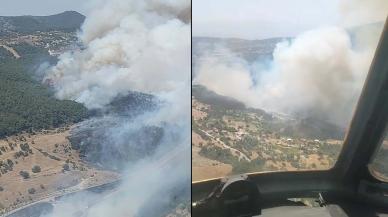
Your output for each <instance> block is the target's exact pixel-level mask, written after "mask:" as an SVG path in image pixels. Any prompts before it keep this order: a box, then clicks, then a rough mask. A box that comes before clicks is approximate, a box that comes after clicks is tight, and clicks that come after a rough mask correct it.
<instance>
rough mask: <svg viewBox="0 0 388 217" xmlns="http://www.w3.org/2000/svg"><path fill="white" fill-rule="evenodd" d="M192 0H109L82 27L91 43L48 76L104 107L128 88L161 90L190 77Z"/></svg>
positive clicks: (62, 93)
mask: <svg viewBox="0 0 388 217" xmlns="http://www.w3.org/2000/svg"><path fill="white" fill-rule="evenodd" d="M189 7H190V1H187V0H176V1H151V0H148V1H120V0H114V1H105V2H103V3H102V5H98V7H97V8H98V10H95V11H92V12H91V14H90V15H89V16H88V18H87V19H86V21H85V24H84V25H83V27H82V32H81V35H80V37H81V39H82V41H83V43H84V44H85V45H86V49H85V50H82V51H80V52H75V53H67V54H65V55H62V56H61V57H60V61H59V63H58V64H57V65H56V66H55V67H53V68H52V69H51V71H50V72H49V74H48V75H47V77H46V79H49V80H51V81H52V82H53V83H54V87H55V88H56V90H57V96H58V98H61V99H73V100H76V101H78V102H81V103H84V104H85V105H86V106H87V107H88V108H100V107H102V106H104V105H106V104H107V103H109V102H110V101H111V100H112V99H113V98H114V97H115V96H117V95H119V94H125V93H127V92H128V91H129V90H132V91H139V92H145V93H150V94H158V93H160V92H169V91H172V90H174V89H175V88H176V86H179V85H181V83H182V82H187V79H188V77H189V74H188V72H190V58H189V56H188V55H189V54H190V53H189V51H190V37H189V36H190V25H189V24H187V23H185V22H184V20H180V19H178V16H179V15H180V12H181V11H182V10H185V9H186V8H189Z"/></svg>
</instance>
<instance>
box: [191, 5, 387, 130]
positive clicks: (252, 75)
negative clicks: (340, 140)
mask: <svg viewBox="0 0 388 217" xmlns="http://www.w3.org/2000/svg"><path fill="white" fill-rule="evenodd" d="M384 2H385V3H384V4H382V3H383V2H382V1H378V0H375V1H368V4H372V5H373V3H374V5H375V6H376V7H377V6H379V7H381V8H380V9H381V10H379V11H382V12H381V13H377V14H374V11H368V13H366V12H365V11H362V13H361V12H360V11H358V10H357V9H359V8H360V7H362V5H364V3H363V1H342V2H341V7H345V6H347V7H346V12H347V13H350V14H351V15H348V14H344V18H345V17H346V18H347V20H352V21H354V22H353V25H355V24H357V23H361V24H364V23H370V22H372V21H373V22H376V21H380V24H375V25H366V26H364V27H358V28H353V29H345V28H344V27H340V26H333V27H324V28H319V29H313V30H310V31H306V32H303V33H301V34H299V35H298V36H297V37H295V38H294V39H292V40H285V41H283V42H281V43H278V44H277V46H276V49H275V50H274V52H273V60H272V61H271V62H270V64H267V63H263V62H261V61H256V62H254V63H248V62H247V61H245V60H243V59H241V58H240V57H238V56H236V55H235V54H234V53H232V52H230V51H229V52H228V51H225V50H224V51H223V52H224V53H226V55H223V57H222V58H219V57H217V56H209V55H206V53H205V55H204V56H203V57H202V58H201V59H202V61H201V62H200V63H199V64H198V66H196V67H195V69H196V72H195V75H196V77H195V79H194V83H198V84H202V85H204V86H206V87H207V88H209V89H211V90H213V91H215V92H217V93H219V94H221V95H226V96H231V97H233V98H236V99H238V100H240V101H242V102H244V103H245V104H246V105H248V106H250V107H256V108H262V109H266V110H268V111H273V112H281V113H288V114H293V115H297V116H302V117H304V116H315V117H317V118H320V119H325V120H328V121H330V122H332V123H335V124H338V125H339V126H342V127H345V126H346V125H347V123H348V122H349V120H350V118H351V115H352V112H353V109H354V106H355V104H356V102H357V99H358V96H359V94H360V91H361V88H362V86H363V82H364V80H365V77H366V74H367V72H368V70H369V66H370V63H371V60H372V58H373V55H374V51H375V49H376V46H377V42H378V38H379V36H380V33H381V29H382V25H381V21H382V20H384V19H385V17H386V15H387V14H388V8H387V7H386V6H387V5H388V2H386V1H384ZM365 8H369V9H370V8H371V6H369V7H365ZM344 10H345V9H344ZM369 14H374V15H376V16H367V15H369ZM354 15H359V16H360V17H358V20H357V21H356V20H354V19H353V18H351V17H349V16H354ZM384 15H385V16H384ZM362 18H364V19H362ZM361 20H362V21H363V22H361ZM263 65H264V66H265V67H257V66H263Z"/></svg>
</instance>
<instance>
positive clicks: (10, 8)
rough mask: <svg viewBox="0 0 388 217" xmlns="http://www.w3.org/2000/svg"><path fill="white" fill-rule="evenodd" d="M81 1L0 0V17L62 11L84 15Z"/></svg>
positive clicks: (50, 13)
mask: <svg viewBox="0 0 388 217" xmlns="http://www.w3.org/2000/svg"><path fill="white" fill-rule="evenodd" d="M84 2H86V1H83V0H0V16H18V15H42V16H44V15H52V14H57V13H61V12H63V11H69V10H72V11H78V12H80V13H83V14H84V13H85V11H86V9H85V6H84Z"/></svg>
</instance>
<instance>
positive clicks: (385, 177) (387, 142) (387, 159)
mask: <svg viewBox="0 0 388 217" xmlns="http://www.w3.org/2000/svg"><path fill="white" fill-rule="evenodd" d="M370 169H371V170H372V173H373V175H375V177H376V178H378V179H380V180H382V181H384V182H388V131H386V133H385V137H384V139H383V140H382V142H381V146H380V149H379V151H378V152H377V154H376V155H375V158H374V159H373V161H372V163H371V164H370Z"/></svg>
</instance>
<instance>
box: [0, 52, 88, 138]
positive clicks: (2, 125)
mask: <svg viewBox="0 0 388 217" xmlns="http://www.w3.org/2000/svg"><path fill="white" fill-rule="evenodd" d="M15 49H16V50H17V51H18V53H19V54H21V56H22V58H20V59H15V58H13V57H6V56H3V57H4V58H3V59H2V61H0V137H4V136H7V135H11V134H15V133H18V132H21V131H24V130H36V129H42V128H52V127H58V126H60V125H63V124H67V123H72V122H77V121H80V120H82V119H83V118H85V117H86V116H87V114H88V111H87V109H86V108H85V107H84V106H83V105H82V104H79V103H77V102H74V101H70V100H58V99H56V98H55V97H54V96H53V93H52V92H51V91H50V90H49V89H48V88H47V87H45V86H43V85H42V84H41V83H40V82H39V81H37V80H35V79H33V76H32V73H33V70H31V69H32V68H33V66H34V64H35V65H36V64H38V63H39V62H40V61H41V60H42V59H46V60H49V56H48V55H47V52H46V53H45V52H44V51H43V50H39V49H37V48H34V47H32V46H28V45H19V46H17V47H16V48H15Z"/></svg>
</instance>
